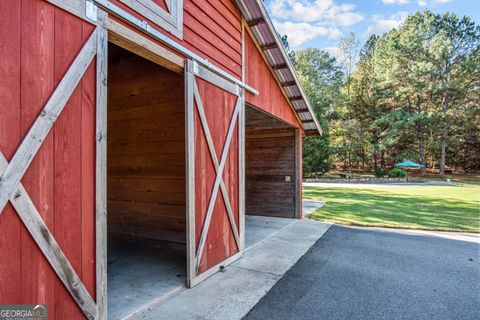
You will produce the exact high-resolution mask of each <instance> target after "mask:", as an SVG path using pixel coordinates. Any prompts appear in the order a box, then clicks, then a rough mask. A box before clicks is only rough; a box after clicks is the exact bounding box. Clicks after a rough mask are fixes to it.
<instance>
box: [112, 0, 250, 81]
mask: <svg viewBox="0 0 480 320" xmlns="http://www.w3.org/2000/svg"><path fill="white" fill-rule="evenodd" d="M147 1H148V0H147ZM111 2H112V3H114V4H115V5H117V6H119V7H121V8H122V9H124V10H126V11H127V12H129V13H131V14H133V15H134V16H136V17H138V18H141V19H142V20H145V21H148V22H149V23H150V24H151V25H152V26H153V27H154V28H156V29H157V30H159V31H160V32H162V33H164V34H166V35H168V36H170V37H171V38H172V39H173V40H175V41H177V42H179V43H181V44H182V45H183V46H185V47H186V48H188V49H190V50H192V51H193V52H195V53H197V54H198V55H200V56H202V57H203V58H206V59H208V60H209V61H211V62H212V63H214V64H215V65H217V66H218V67H220V68H222V69H223V70H224V71H226V72H228V73H230V74H231V75H233V76H235V77H237V78H238V79H241V76H242V15H241V12H240V10H239V9H238V7H237V5H236V4H235V1H234V0H183V8H184V15H183V22H184V24H183V39H179V38H176V37H175V36H173V35H171V34H169V33H168V32H167V31H165V30H163V29H162V28H161V27H157V26H156V25H155V23H153V22H151V21H149V20H148V19H147V18H145V17H142V16H141V15H139V14H137V13H136V12H135V11H133V10H131V9H130V8H128V7H127V6H125V5H124V4H123V3H121V2H119V1H118V0H111Z"/></svg>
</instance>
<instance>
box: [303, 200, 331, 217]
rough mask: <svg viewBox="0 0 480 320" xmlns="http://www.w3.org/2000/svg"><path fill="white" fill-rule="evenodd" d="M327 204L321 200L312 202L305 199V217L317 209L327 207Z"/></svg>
mask: <svg viewBox="0 0 480 320" xmlns="http://www.w3.org/2000/svg"><path fill="white" fill-rule="evenodd" d="M326 204H327V203H326V202H325V201H319V200H312V199H303V201H302V210H303V215H304V216H305V215H307V214H310V213H312V212H314V211H316V210H317V209H320V208H322V207H323V206H325V205H326Z"/></svg>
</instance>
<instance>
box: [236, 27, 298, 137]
mask: <svg viewBox="0 0 480 320" xmlns="http://www.w3.org/2000/svg"><path fill="white" fill-rule="evenodd" d="M245 82H246V83H247V84H248V85H249V86H251V87H253V88H255V89H257V90H258V91H259V92H260V94H259V95H258V96H255V95H253V94H251V93H248V92H247V94H246V102H247V103H249V104H252V105H254V106H255V107H257V108H259V109H262V110H264V111H266V112H268V113H270V114H271V115H273V116H275V117H277V118H279V119H281V120H283V121H285V122H287V123H289V124H291V125H293V126H295V127H297V128H301V125H300V124H299V122H298V119H297V117H296V116H295V113H294V112H293V110H292V108H291V106H290V104H289V103H288V101H287V100H286V98H285V96H284V95H283V92H282V89H281V88H280V86H279V84H278V82H277V81H276V80H275V77H274V75H273V74H272V72H271V71H270V69H269V68H268V66H267V64H266V63H265V60H264V59H263V56H262V55H261V53H260V52H259V51H258V48H257V46H256V45H255V43H254V41H253V40H252V38H251V37H250V35H249V33H248V32H245Z"/></svg>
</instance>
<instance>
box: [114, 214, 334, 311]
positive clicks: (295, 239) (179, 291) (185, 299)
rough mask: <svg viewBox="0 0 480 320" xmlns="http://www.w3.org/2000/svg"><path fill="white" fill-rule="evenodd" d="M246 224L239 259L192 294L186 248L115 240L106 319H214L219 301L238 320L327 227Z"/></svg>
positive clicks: (282, 221)
mask: <svg viewBox="0 0 480 320" xmlns="http://www.w3.org/2000/svg"><path fill="white" fill-rule="evenodd" d="M245 223H246V227H245V242H246V251H245V254H244V255H243V256H242V258H240V259H239V260H237V261H236V262H234V263H233V264H231V265H230V266H228V267H226V268H225V270H224V272H219V273H217V274H215V275H213V276H212V277H210V278H209V279H207V280H205V281H204V282H203V283H201V284H199V285H197V286H196V287H195V288H193V289H190V290H187V289H186V288H185V273H186V270H185V268H186V259H185V245H180V244H175V243H168V242H164V241H153V240H142V239H134V238H123V237H122V238H115V239H113V240H112V242H113V243H112V244H113V245H109V252H108V313H109V319H125V318H130V317H132V316H133V317H134V318H136V317H137V316H141V318H142V319H143V318H145V317H146V318H151V319H158V316H160V315H162V318H166V319H167V318H168V319H191V318H192V317H194V318H195V317H197V316H200V315H202V316H204V317H207V318H212V316H213V315H212V314H210V313H214V314H215V317H214V318H216V317H217V316H219V317H220V318H221V317H222V315H226V314H225V313H224V312H227V311H228V310H225V309H224V310H223V311H221V310H216V308H215V306H212V305H211V304H212V301H218V299H221V300H222V301H223V303H222V304H219V306H222V305H223V307H224V306H225V305H230V307H231V308H233V309H234V310H235V312H236V313H237V314H238V316H239V317H241V316H242V315H244V314H246V313H247V312H248V310H250V308H252V307H253V306H254V305H255V304H256V303H257V302H258V300H259V299H260V298H261V297H262V296H263V295H264V294H265V293H266V292H268V290H270V288H271V287H272V286H273V285H274V284H275V283H276V282H277V280H278V279H280V278H281V277H282V276H283V274H284V273H285V272H286V271H287V270H288V269H290V268H291V267H292V266H293V265H294V264H295V263H296V262H297V261H298V259H300V257H301V256H303V254H304V253H305V252H306V251H307V250H308V249H309V248H310V247H311V245H313V244H314V243H315V242H316V241H317V240H318V239H319V238H320V237H321V236H322V235H323V234H324V233H325V231H326V230H327V229H328V227H329V225H328V224H324V223H320V222H314V221H308V220H295V219H287V218H272V217H261V216H247V217H246V222H245ZM242 292H243V294H242ZM209 299H212V300H211V301H210V300H209ZM230 300H231V301H230ZM239 300H242V301H239ZM209 301H210V302H209ZM183 304H184V306H182V305H183ZM205 304H208V305H209V307H208V308H206V307H207V305H205ZM202 306H203V307H202ZM204 307H205V308H204ZM205 312H208V313H209V314H204V313H205ZM222 312H223V313H222Z"/></svg>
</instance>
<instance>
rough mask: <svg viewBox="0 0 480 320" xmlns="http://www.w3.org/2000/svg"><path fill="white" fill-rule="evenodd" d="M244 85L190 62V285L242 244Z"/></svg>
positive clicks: (235, 254) (229, 257) (224, 262)
mask: <svg viewBox="0 0 480 320" xmlns="http://www.w3.org/2000/svg"><path fill="white" fill-rule="evenodd" d="M242 95H243V93H242V90H240V88H239V87H238V86H237V85H235V84H234V83H231V82H229V81H227V80H225V79H224V78H221V77H220V76H218V75H216V74H214V73H212V72H211V71H209V70H207V69H206V68H204V67H202V66H200V65H198V64H197V63H196V62H194V61H188V62H187V68H186V108H187V112H186V114H187V120H186V125H187V135H186V136H187V137H186V139H187V177H188V179H187V206H188V208H187V211H188V213H187V215H188V221H187V232H188V236H187V243H188V285H189V286H190V287H191V286H194V285H195V284H197V283H198V282H200V281H202V280H203V279H205V278H206V277H208V276H209V275H211V274H213V273H214V272H216V271H218V270H219V269H221V268H222V267H223V266H225V265H227V264H229V263H230V262H232V261H233V260H235V259H236V258H238V257H239V255H240V253H241V252H242V251H243V247H244V227H243V226H244V215H243V202H242V201H243V200H242V198H243V197H242V194H243V165H242V163H243V151H242V150H243V140H244V138H243V115H244V100H243V96H242Z"/></svg>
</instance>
